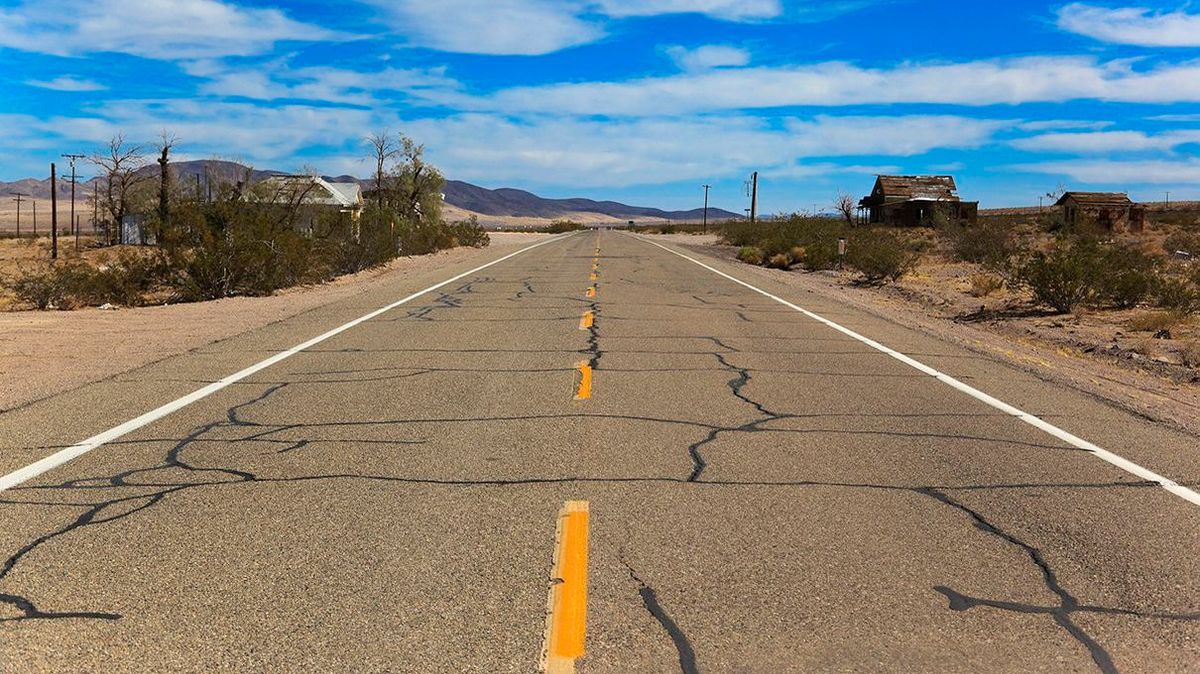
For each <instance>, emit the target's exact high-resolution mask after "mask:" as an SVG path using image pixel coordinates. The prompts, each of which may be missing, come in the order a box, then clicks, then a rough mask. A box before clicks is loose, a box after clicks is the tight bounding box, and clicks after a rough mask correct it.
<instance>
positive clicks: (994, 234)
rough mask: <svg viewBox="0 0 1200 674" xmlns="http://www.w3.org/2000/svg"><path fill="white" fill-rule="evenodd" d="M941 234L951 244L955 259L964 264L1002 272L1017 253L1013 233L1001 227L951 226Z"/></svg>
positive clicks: (943, 228) (951, 224)
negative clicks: (972, 264)
mask: <svg viewBox="0 0 1200 674" xmlns="http://www.w3.org/2000/svg"><path fill="white" fill-rule="evenodd" d="M940 231H941V232H942V234H943V236H945V237H946V238H947V239H948V240H949V243H950V248H951V250H953V251H954V256H955V257H956V258H958V259H959V260H962V261H964V262H975V263H978V264H982V265H985V266H987V267H990V268H993V269H1000V268H1003V267H1004V266H1005V265H1006V264H1007V263H1008V260H1009V258H1011V257H1012V256H1013V255H1015V254H1016V253H1017V242H1016V237H1015V236H1014V235H1013V231H1012V229H1010V228H1009V227H1006V226H1004V225H1002V224H999V223H983V222H980V223H977V224H973V225H961V224H958V223H950V224H948V225H946V226H944V227H942V228H941V230H940Z"/></svg>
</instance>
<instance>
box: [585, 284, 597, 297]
mask: <svg viewBox="0 0 1200 674" xmlns="http://www.w3.org/2000/svg"><path fill="white" fill-rule="evenodd" d="M585 294H586V295H587V296H588V297H595V296H596V286H590V287H588V289H587V293H585Z"/></svg>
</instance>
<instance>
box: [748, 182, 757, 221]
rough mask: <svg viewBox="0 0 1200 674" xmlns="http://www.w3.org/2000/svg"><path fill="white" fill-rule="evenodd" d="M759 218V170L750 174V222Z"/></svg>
mask: <svg viewBox="0 0 1200 674" xmlns="http://www.w3.org/2000/svg"><path fill="white" fill-rule="evenodd" d="M757 220H758V171H755V172H754V174H753V175H751V176H750V224H752V225H753V224H754V223H755V222H756V221H757Z"/></svg>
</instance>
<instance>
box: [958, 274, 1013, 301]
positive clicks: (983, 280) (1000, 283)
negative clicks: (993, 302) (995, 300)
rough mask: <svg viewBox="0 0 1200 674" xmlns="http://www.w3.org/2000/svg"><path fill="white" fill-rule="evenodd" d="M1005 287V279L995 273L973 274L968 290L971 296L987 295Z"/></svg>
mask: <svg viewBox="0 0 1200 674" xmlns="http://www.w3.org/2000/svg"><path fill="white" fill-rule="evenodd" d="M1003 287H1004V279H1002V278H1000V277H999V276H997V275H995V274H986V273H984V274H973V275H972V276H971V288H970V290H968V291H967V292H968V293H969V294H970V295H971V297H987V296H989V295H991V294H993V293H995V292H996V291H998V290H1000V289H1001V288H1003Z"/></svg>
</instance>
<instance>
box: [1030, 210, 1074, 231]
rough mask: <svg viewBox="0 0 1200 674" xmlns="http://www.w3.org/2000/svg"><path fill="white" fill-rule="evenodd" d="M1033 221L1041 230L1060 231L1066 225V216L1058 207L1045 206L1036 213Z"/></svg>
mask: <svg viewBox="0 0 1200 674" xmlns="http://www.w3.org/2000/svg"><path fill="white" fill-rule="evenodd" d="M1034 222H1035V223H1037V228H1038V229H1040V230H1042V231H1043V232H1060V231H1062V230H1063V229H1065V228H1066V226H1067V221H1066V216H1065V215H1064V214H1063V212H1062V209H1060V208H1047V209H1046V210H1045V211H1042V212H1041V213H1038V215H1037V217H1036V218H1035V219H1034Z"/></svg>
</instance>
